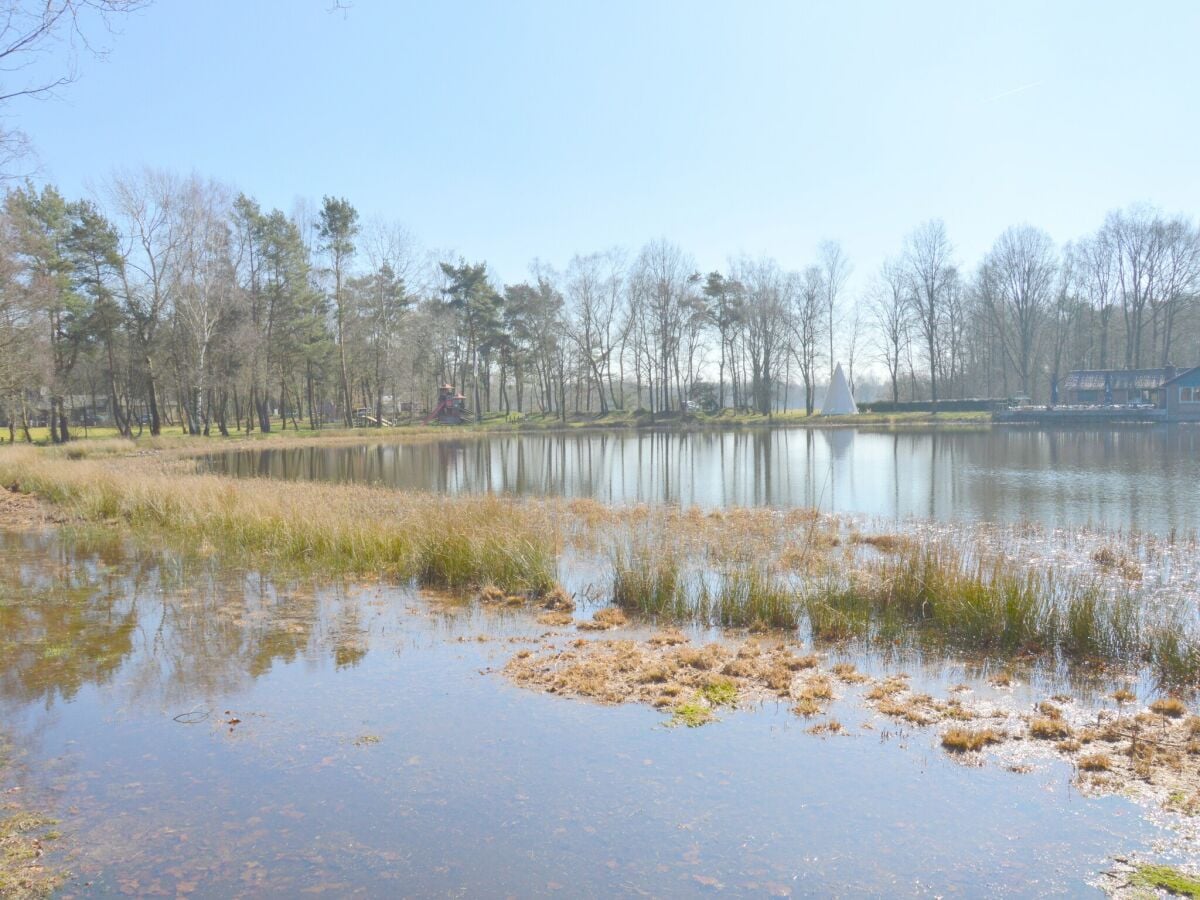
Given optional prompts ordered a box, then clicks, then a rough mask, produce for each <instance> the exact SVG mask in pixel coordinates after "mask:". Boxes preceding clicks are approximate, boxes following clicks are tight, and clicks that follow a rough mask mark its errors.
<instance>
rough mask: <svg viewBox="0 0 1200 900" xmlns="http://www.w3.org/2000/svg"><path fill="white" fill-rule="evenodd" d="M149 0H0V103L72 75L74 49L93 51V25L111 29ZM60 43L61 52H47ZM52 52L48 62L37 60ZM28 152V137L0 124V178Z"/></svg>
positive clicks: (99, 52) (41, 91) (50, 88)
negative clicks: (62, 54)
mask: <svg viewBox="0 0 1200 900" xmlns="http://www.w3.org/2000/svg"><path fill="white" fill-rule="evenodd" d="M148 2H149V0H32V2H31V0H0V109H3V108H4V107H6V106H7V105H8V104H10V103H12V102H13V101H14V100H18V99H22V98H33V97H45V96H46V95H48V94H51V93H53V92H54V91H55V90H57V89H58V88H61V87H64V86H66V85H67V84H70V83H71V82H72V81H74V80H75V78H76V69H75V64H76V59H77V55H78V52H77V51H78V49H79V48H82V49H83V50H85V51H86V52H88V53H91V54H92V55H94V56H104V55H105V54H106V53H107V50H106V49H105V48H104V47H102V46H101V45H99V44H97V43H96V42H95V39H94V35H95V33H96V31H97V30H98V29H100V30H106V31H108V32H111V31H112V30H113V27H114V25H115V22H116V19H117V18H118V17H119V16H121V15H125V14H128V13H130V12H133V11H134V10H137V9H140V8H142V7H144V6H146V5H148ZM56 46H65V47H66V50H67V52H66V54H65V56H54V55H53V54H51V53H50V51H52V50H53V49H54V48H55V47H56ZM47 56H50V57H51V58H52V64H51V65H50V66H49V67H48V66H46V65H44V64H43V62H44V60H45V59H46V57H47ZM28 152H29V141H28V138H27V137H26V136H25V135H24V134H22V133H21V132H20V131H19V130H16V129H3V128H0V179H4V178H11V177H13V172H12V166H13V164H14V162H15V161H16V160H17V159H19V158H21V157H23V156H25V155H26V154H27V153H28Z"/></svg>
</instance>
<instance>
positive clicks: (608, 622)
mask: <svg viewBox="0 0 1200 900" xmlns="http://www.w3.org/2000/svg"><path fill="white" fill-rule="evenodd" d="M628 622H629V617H628V616H626V615H625V611H624V610H623V609H621V607H619V606H606V607H604V608H603V609H598V610H596V611H595V612H594V613H593V614H592V620H591V621H590V622H580V623H579V627H580V628H582V629H584V630H591V631H605V630H607V629H609V628H620V627H621V626H622V625H626V624H628Z"/></svg>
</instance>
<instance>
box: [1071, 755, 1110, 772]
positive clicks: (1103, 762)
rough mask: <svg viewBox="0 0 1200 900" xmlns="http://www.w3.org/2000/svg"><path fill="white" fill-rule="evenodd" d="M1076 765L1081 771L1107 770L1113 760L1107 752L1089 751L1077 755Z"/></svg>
mask: <svg viewBox="0 0 1200 900" xmlns="http://www.w3.org/2000/svg"><path fill="white" fill-rule="evenodd" d="M1076 765H1077V766H1079V768H1080V770H1081V771H1083V772H1107V771H1108V770H1109V769H1111V768H1112V767H1113V762H1112V757H1110V756H1109V755H1108V754H1107V753H1089V754H1087V755H1086V756H1081V757H1079V761H1078V762H1077V763H1076Z"/></svg>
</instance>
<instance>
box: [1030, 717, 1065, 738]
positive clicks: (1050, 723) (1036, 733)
mask: <svg viewBox="0 0 1200 900" xmlns="http://www.w3.org/2000/svg"><path fill="white" fill-rule="evenodd" d="M1029 734H1030V735H1031V736H1032V737H1035V738H1039V739H1040V740H1044V741H1053V740H1061V739H1063V738H1069V737H1071V734H1072V732H1071V726H1070V725H1068V724H1067V723H1066V722H1064V721H1063V720H1062V719H1061V718H1052V717H1050V716H1041V717H1039V718H1036V719H1034V720H1033V721H1032V722H1030V723H1029Z"/></svg>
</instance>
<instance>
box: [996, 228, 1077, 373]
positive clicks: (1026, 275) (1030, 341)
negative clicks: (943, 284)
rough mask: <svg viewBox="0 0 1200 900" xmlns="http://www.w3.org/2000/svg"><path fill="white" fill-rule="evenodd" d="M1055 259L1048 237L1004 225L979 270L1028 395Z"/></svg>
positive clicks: (1037, 231)
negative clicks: (1005, 228) (1005, 227)
mask: <svg viewBox="0 0 1200 900" xmlns="http://www.w3.org/2000/svg"><path fill="white" fill-rule="evenodd" d="M1057 276H1058V258H1057V255H1056V253H1055V250H1054V242H1053V241H1051V240H1050V235H1048V234H1046V232H1044V231H1041V230H1040V229H1037V228H1032V227H1030V226H1028V225H1022V226H1017V227H1013V228H1009V229H1007V230H1006V231H1005V232H1004V233H1003V234H1001V235H1000V237H999V238H998V239H997V240H996V243H995V244H994V245H993V246H992V249H991V251H990V252H989V253H988V255H987V258H986V259H985V260H984V262H983V265H982V267H981V270H980V280H981V282H982V284H983V290H982V291H981V294H982V296H984V297H985V298H986V299H987V302H988V306H989V310H990V312H991V315H992V316H993V318H994V320H995V322H996V325H997V328H998V330H999V334H1000V336H1001V340H1002V342H1003V346H1004V352H1005V356H1006V357H1007V359H1008V362H1009V364H1010V365H1011V366H1012V367H1013V369H1014V370H1015V371H1016V373H1017V377H1018V378H1020V379H1021V390H1022V392H1023V393H1024V394H1025V395H1026V396H1030V397H1031V396H1033V368H1034V356H1035V353H1036V350H1037V346H1038V337H1039V330H1040V328H1041V326H1042V323H1043V321H1044V318H1045V311H1046V308H1047V307H1048V306H1049V305H1050V302H1051V299H1052V298H1053V296H1054V292H1055V286H1056V281H1057Z"/></svg>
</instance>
